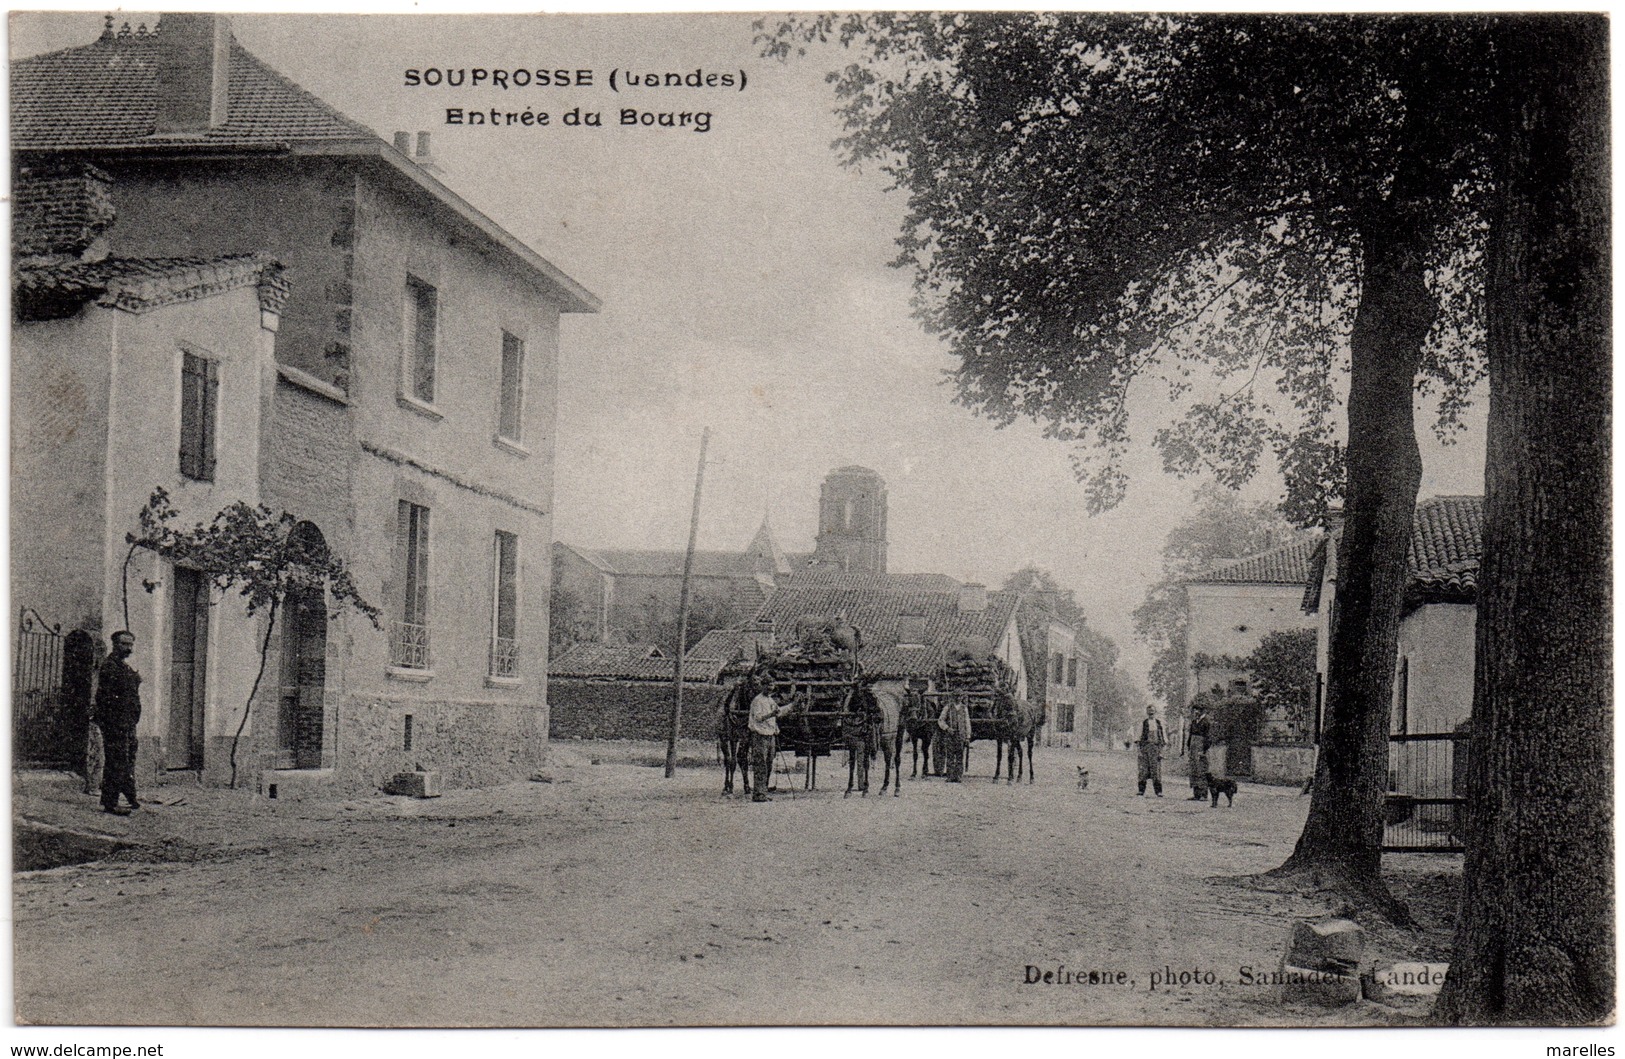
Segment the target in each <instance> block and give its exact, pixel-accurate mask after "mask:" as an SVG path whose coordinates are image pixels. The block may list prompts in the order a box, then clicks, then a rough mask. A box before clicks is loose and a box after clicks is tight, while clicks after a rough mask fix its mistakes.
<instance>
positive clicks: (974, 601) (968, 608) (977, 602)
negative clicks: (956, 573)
mask: <svg viewBox="0 0 1625 1059" xmlns="http://www.w3.org/2000/svg"><path fill="white" fill-rule="evenodd" d="M985 610H987V586H986V585H979V584H976V583H975V582H971V583H970V584H965V585H960V586H959V613H961V614H980V613H982V612H983V611H985Z"/></svg>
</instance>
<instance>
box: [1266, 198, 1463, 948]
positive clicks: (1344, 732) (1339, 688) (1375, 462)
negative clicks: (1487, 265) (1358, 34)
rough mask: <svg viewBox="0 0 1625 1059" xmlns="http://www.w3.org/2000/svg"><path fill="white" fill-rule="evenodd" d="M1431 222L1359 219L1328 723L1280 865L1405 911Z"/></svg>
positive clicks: (1431, 311)
mask: <svg viewBox="0 0 1625 1059" xmlns="http://www.w3.org/2000/svg"><path fill="white" fill-rule="evenodd" d="M1397 198H1398V196H1397V195H1396V199H1397ZM1427 234H1428V233H1427V231H1426V226H1425V225H1421V224H1419V223H1418V220H1417V218H1416V217H1415V216H1413V215H1411V211H1409V210H1407V209H1405V208H1404V204H1403V203H1402V202H1395V201H1390V203H1389V204H1387V205H1386V207H1385V208H1384V209H1382V210H1381V211H1379V215H1378V216H1376V217H1374V218H1373V219H1372V221H1371V222H1370V223H1368V224H1367V225H1366V226H1365V230H1364V232H1363V233H1362V249H1363V255H1364V260H1363V265H1364V268H1363V270H1362V276H1361V289H1360V308H1359V311H1358V313H1357V314H1356V317H1355V320H1354V326H1353V329H1352V331H1351V333H1350V336H1349V346H1350V356H1351V370H1350V379H1349V441H1348V487H1347V494H1346V505H1345V512H1344V519H1345V520H1344V527H1343V534H1342V539H1341V541H1340V542H1339V544H1338V547H1337V591H1336V594H1335V596H1334V599H1333V602H1332V611H1331V630H1332V634H1331V643H1330V645H1329V653H1328V660H1327V673H1326V698H1325V702H1326V726H1325V729H1324V731H1323V733H1322V737H1321V751H1320V763H1319V765H1318V767H1317V771H1316V776H1315V791H1314V800H1313V802H1312V803H1311V804H1310V807H1309V818H1308V820H1307V821H1306V822H1305V824H1304V829H1303V834H1302V835H1301V836H1300V837H1299V838H1298V845H1297V848H1296V849H1295V850H1294V851H1293V853H1292V856H1291V857H1290V858H1289V859H1288V860H1287V862H1286V863H1285V864H1283V865H1282V866H1281V867H1280V868H1279V869H1277V872H1278V873H1282V874H1294V873H1299V872H1307V873H1312V874H1314V875H1316V876H1319V877H1322V882H1323V883H1325V884H1329V885H1333V886H1337V887H1338V888H1341V889H1345V890H1348V891H1352V892H1354V893H1362V892H1363V893H1365V894H1368V895H1371V896H1373V897H1376V898H1378V899H1379V901H1380V904H1381V907H1382V910H1383V911H1385V912H1386V913H1388V914H1389V915H1391V916H1403V911H1402V910H1401V909H1399V908H1398V907H1397V906H1395V905H1394V904H1393V902H1392V901H1391V900H1390V899H1389V898H1388V895H1387V890H1386V888H1385V887H1384V886H1383V883H1382V877H1381V870H1380V869H1381V866H1382V795H1383V791H1384V790H1385V789H1386V786H1387V773H1388V722H1389V709H1390V702H1391V700H1392V697H1393V684H1394V659H1395V656H1396V654H1397V650H1398V640H1399V620H1400V615H1401V607H1402V605H1403V603H1404V595H1405V585H1406V580H1407V577H1408V565H1407V561H1406V557H1407V552H1408V550H1409V548H1410V541H1411V521H1412V519H1413V517H1414V516H1415V512H1416V492H1417V489H1418V488H1419V487H1420V485H1421V480H1422V459H1421V454H1420V453H1419V452H1418V450H1417V445H1416V425H1415V421H1414V416H1413V414H1412V410H1411V409H1412V399H1413V393H1414V389H1415V382H1416V373H1417V369H1418V367H1419V365H1420V362H1421V351H1422V342H1423V340H1424V339H1425V338H1426V337H1427V333H1428V330H1429V329H1430V328H1431V327H1432V325H1433V319H1434V316H1435V314H1436V312H1437V303H1436V302H1435V300H1434V298H1433V297H1432V295H1431V294H1430V293H1429V292H1428V290H1427V287H1426V284H1425V282H1424V278H1423V263H1424V254H1425V252H1426V249H1427Z"/></svg>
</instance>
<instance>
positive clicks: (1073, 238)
mask: <svg viewBox="0 0 1625 1059" xmlns="http://www.w3.org/2000/svg"><path fill="white" fill-rule="evenodd" d="M763 30H764V31H763V33H762V34H761V37H760V39H761V41H762V42H763V45H764V50H765V51H766V52H767V53H768V54H771V55H780V56H785V55H788V54H790V53H791V52H792V51H797V50H800V51H804V50H805V49H806V47H807V46H808V45H809V44H811V43H814V42H828V41H832V40H833V41H839V42H840V43H842V44H844V45H846V46H848V47H850V48H853V49H856V50H859V51H861V52H862V53H863V58H864V61H863V62H858V63H851V64H849V65H847V66H846V67H844V68H843V69H841V70H839V71H837V72H835V73H832V74H830V76H829V79H830V81H831V82H832V83H833V84H834V87H835V91H836V93H837V96H838V98H839V99H840V101H841V103H840V108H839V113H840V115H841V117H842V119H843V120H844V123H845V125H846V128H847V130H848V133H847V135H846V136H845V137H844V138H843V139H841V140H840V141H839V142H838V145H837V146H838V149H839V150H840V151H841V152H842V154H843V156H844V158H845V159H846V160H847V161H848V162H850V163H853V164H874V165H878V166H879V167H880V168H881V169H882V170H883V171H884V172H885V173H886V174H887V175H888V176H889V177H890V178H891V180H892V181H893V186H894V187H895V188H898V189H901V190H902V191H904V192H905V193H906V194H907V195H908V205H909V208H908V212H907V215H906V218H905V220H904V224H903V231H902V233H901V235H900V237H899V239H898V245H899V247H900V253H899V255H898V258H897V262H896V263H897V264H898V265H899V266H902V267H906V268H910V269H912V270H913V272H914V274H915V288H916V292H917V298H916V308H917V311H918V313H919V315H920V318H921V320H922V321H923V322H924V324H925V326H926V327H927V328H928V329H929V330H931V331H932V332H934V333H937V334H939V335H941V336H942V337H943V338H944V340H945V341H946V342H947V343H948V345H949V346H950V348H951V349H952V350H953V352H954V353H955V354H956V355H957V356H958V357H959V359H960V366H959V367H958V368H957V369H955V371H954V372H953V373H952V375H953V382H954V384H955V388H956V392H957V397H958V400H959V401H960V403H962V404H964V405H966V406H967V407H969V408H971V409H973V410H975V411H978V412H980V413H982V414H984V415H987V416H989V417H991V418H992V419H994V420H995V421H997V422H1000V423H1009V422H1012V421H1014V420H1015V419H1017V418H1020V417H1027V418H1031V419H1034V420H1035V421H1037V422H1039V423H1041V424H1043V425H1044V428H1045V431H1046V433H1047V434H1048V435H1049V436H1051V437H1054V438H1057V439H1061V440H1064V441H1069V442H1076V443H1078V444H1077V446H1076V448H1075V450H1074V451H1075V452H1076V454H1077V457H1076V458H1077V462H1078V466H1079V473H1080V475H1081V476H1083V477H1085V478H1086V480H1087V483H1088V488H1089V497H1090V500H1091V502H1092V503H1093V504H1094V505H1095V506H1097V507H1100V506H1108V505H1110V504H1112V503H1114V502H1116V500H1117V499H1119V498H1120V497H1121V495H1122V492H1123V489H1124V487H1125V484H1126V478H1125V476H1124V473H1123V470H1122V466H1121V459H1122V457H1123V456H1124V455H1125V453H1126V452H1127V451H1128V449H1129V447H1130V445H1131V434H1130V407H1131V402H1130V400H1129V396H1130V395H1129V391H1130V387H1131V386H1132V385H1134V384H1136V383H1137V382H1145V383H1147V384H1149V383H1151V382H1152V381H1153V380H1155V382H1156V383H1157V384H1158V385H1160V386H1161V387H1163V388H1165V389H1166V391H1167V394H1168V396H1169V397H1170V398H1172V399H1173V400H1174V401H1175V402H1179V403H1181V405H1182V407H1183V415H1182V417H1181V418H1179V419H1178V420H1177V421H1175V422H1173V423H1171V424H1167V425H1164V426H1163V427H1162V428H1161V429H1160V430H1158V431H1157V432H1156V433H1155V434H1154V440H1155V441H1156V443H1157V444H1158V446H1159V447H1160V448H1161V450H1162V453H1163V456H1164V460H1165V463H1166V464H1167V466H1168V467H1170V468H1171V469H1174V470H1177V471H1182V472H1189V471H1196V470H1206V471H1209V472H1211V473H1213V474H1214V475H1216V476H1217V477H1218V478H1219V479H1220V480H1221V481H1224V482H1225V483H1226V484H1230V485H1236V484H1240V483H1241V482H1244V481H1246V480H1247V479H1249V478H1250V477H1252V476H1253V474H1255V473H1256V472H1257V471H1258V470H1260V469H1261V467H1263V466H1264V465H1265V461H1266V460H1267V459H1271V458H1273V460H1274V462H1275V464H1276V466H1277V468H1278V469H1279V470H1280V471H1281V473H1282V474H1283V476H1284V477H1285V479H1286V481H1287V484H1288V487H1289V488H1288V496H1287V502H1288V506H1289V509H1290V512H1291V514H1292V516H1293V517H1294V519H1295V520H1296V521H1298V522H1299V523H1300V524H1309V523H1311V522H1314V521H1316V520H1317V518H1318V514H1319V511H1320V510H1321V508H1322V506H1323V503H1324V501H1325V499H1326V498H1327V497H1328V496H1330V495H1333V494H1335V493H1336V492H1337V491H1338V489H1339V488H1340V486H1339V482H1340V480H1341V475H1342V473H1343V464H1342V456H1343V442H1342V440H1341V438H1340V437H1339V436H1338V428H1339V423H1338V419H1337V411H1338V407H1339V385H1338V382H1337V380H1338V378H1339V377H1340V375H1341V373H1342V372H1343V371H1346V369H1347V365H1348V354H1349V348H1348V345H1349V336H1350V333H1351V331H1352V329H1353V323H1354V317H1355V313H1356V309H1357V308H1358V305H1359V300H1360V294H1361V270H1362V260H1361V254H1360V250H1361V242H1362V238H1363V235H1364V233H1365V232H1366V230H1367V229H1368V228H1369V227H1370V226H1371V225H1372V224H1373V223H1376V221H1377V217H1378V216H1379V215H1382V214H1383V212H1384V211H1383V210H1382V209H1381V207H1383V206H1386V205H1388V204H1389V203H1390V202H1391V201H1393V200H1394V199H1395V191H1396V181H1399V180H1401V179H1403V180H1405V181H1408V182H1414V184H1415V185H1416V187H1415V188H1414V189H1411V188H1410V186H1409V184H1407V188H1406V190H1407V202H1406V204H1405V209H1406V210H1407V211H1409V221H1410V224H1411V226H1412V227H1413V228H1415V229H1416V231H1417V232H1418V238H1419V239H1421V240H1422V241H1423V243H1424V244H1425V256H1426V258H1427V260H1426V262H1425V268H1426V270H1427V273H1428V282H1429V288H1430V290H1431V291H1432V292H1433V293H1434V295H1435V297H1436V299H1437V304H1438V310H1439V311H1438V313H1437V314H1436V319H1435V321H1434V322H1433V323H1432V326H1431V327H1430V328H1428V329H1427V341H1426V345H1425V348H1424V350H1423V351H1422V357H1421V363H1420V366H1421V368H1422V376H1421V377H1422V384H1423V385H1424V387H1425V388H1428V389H1430V390H1432V391H1434V392H1435V393H1436V395H1437V397H1438V401H1439V410H1440V413H1441V415H1440V420H1439V422H1440V427H1441V428H1442V429H1444V430H1446V431H1448V430H1449V429H1451V428H1452V427H1453V425H1454V424H1455V423H1456V421H1457V416H1458V414H1459V412H1460V411H1461V409H1462V407H1463V406H1464V404H1465V401H1466V399H1467V395H1468V393H1469V392H1470V390H1471V388H1472V386H1473V385H1474V384H1475V383H1476V382H1477V381H1478V380H1479V379H1480V378H1481V377H1482V371H1483V366H1482V359H1481V357H1480V355H1479V350H1480V349H1481V343H1480V342H1479V341H1478V339H1479V336H1480V335H1481V333H1482V305H1481V298H1480V297H1479V296H1478V293H1477V292H1478V291H1479V290H1480V284H1479V283H1478V282H1477V275H1478V272H1479V270H1480V267H1481V262H1482V235H1483V224H1482V222H1481V220H1480V219H1479V215H1478V213H1477V211H1476V206H1477V203H1478V199H1479V197H1480V195H1481V193H1482V189H1483V187H1484V179H1483V176H1482V172H1481V171H1482V168H1483V158H1482V154H1481V152H1480V151H1479V150H1477V146H1478V145H1477V144H1475V143H1474V142H1472V141H1471V138H1470V137H1468V138H1467V139H1466V140H1465V141H1464V139H1463V137H1462V136H1461V135H1460V133H1459V130H1460V129H1463V128H1470V127H1471V123H1472V121H1473V119H1474V117H1475V116H1478V115H1481V114H1482V113H1483V112H1484V108H1485V100H1484V86H1483V84H1482V82H1481V80H1479V79H1477V78H1473V77H1465V76H1462V75H1463V72H1464V69H1467V67H1466V66H1465V64H1466V63H1467V62H1470V56H1469V57H1464V59H1463V61H1462V62H1457V63H1452V62H1448V61H1440V60H1441V57H1448V56H1449V55H1450V54H1451V50H1452V49H1453V48H1455V47H1456V46H1457V45H1458V44H1459V42H1460V40H1461V39H1462V38H1463V37H1465V36H1468V35H1470V33H1471V32H1472V26H1471V24H1470V23H1468V22H1467V21H1466V20H1459V19H1458V20H1445V19H1418V18H1408V19H1406V18H1369V17H1365V18H1336V17H1324V18H1310V17H1301V16H1290V17H1283V16H1248V17H1220V16H1193V17H1168V16H1158V15H1144V16H1142V15H1105V14H1045V15H1034V14H968V13H967V14H947V15H944V14H928V13H908V14H859V15H846V16H833V15H829V16H822V17H815V18H805V19H803V18H795V17H788V18H784V19H782V20H780V21H778V22H776V23H775V24H774V26H773V27H772V29H771V30H770V31H769V30H768V29H767V28H766V26H765V25H764V26H763ZM1424 101H1425V105H1420V104H1421V103H1423V102H1424ZM1418 144H1422V145H1425V146H1426V148H1427V149H1426V150H1425V152H1421V153H1422V154H1423V155H1424V157H1425V160H1426V163H1427V164H1426V165H1425V166H1424V165H1422V164H1420V162H1421V159H1419V158H1417V155H1418V153H1419V152H1418V149H1417V148H1418Z"/></svg>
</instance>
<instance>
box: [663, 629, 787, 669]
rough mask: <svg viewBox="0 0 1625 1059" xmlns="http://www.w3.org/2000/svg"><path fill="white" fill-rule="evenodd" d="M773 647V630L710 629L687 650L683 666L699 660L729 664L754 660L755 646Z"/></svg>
mask: <svg viewBox="0 0 1625 1059" xmlns="http://www.w3.org/2000/svg"><path fill="white" fill-rule="evenodd" d="M758 644H760V645H762V646H763V647H771V646H773V630H772V629H769V628H763V629H712V630H711V631H710V632H708V633H706V634H705V635H704V636H702V637H700V642H699V643H697V644H695V645H694V646H693V647H690V648H689V649H688V658H687V660H686V661H685V665H688V664H692V663H694V662H697V661H700V660H702V659H703V660H707V661H716V662H730V661H732V660H733V659H735V658H741V657H742V658H755V657H756V646H757V645H758Z"/></svg>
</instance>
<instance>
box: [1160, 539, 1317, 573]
mask: <svg viewBox="0 0 1625 1059" xmlns="http://www.w3.org/2000/svg"><path fill="white" fill-rule="evenodd" d="M1319 541H1320V538H1319V537H1303V538H1300V539H1298V540H1292V541H1288V542H1287V543H1285V544H1281V545H1277V546H1276V547H1274V548H1271V549H1270V550H1269V551H1266V552H1259V553H1258V554H1257V555H1249V556H1246V557H1245V558H1241V559H1232V560H1229V561H1227V562H1223V563H1220V564H1219V565H1217V566H1215V567H1213V568H1212V569H1210V570H1208V571H1207V573H1205V574H1202V575H1201V576H1200V577H1193V578H1191V580H1190V583H1191V584H1199V585H1205V584H1248V585H1301V584H1303V583H1304V582H1305V581H1307V580H1308V578H1309V568H1310V564H1311V560H1312V559H1313V558H1314V554H1315V548H1316V546H1317V545H1318V544H1319Z"/></svg>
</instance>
